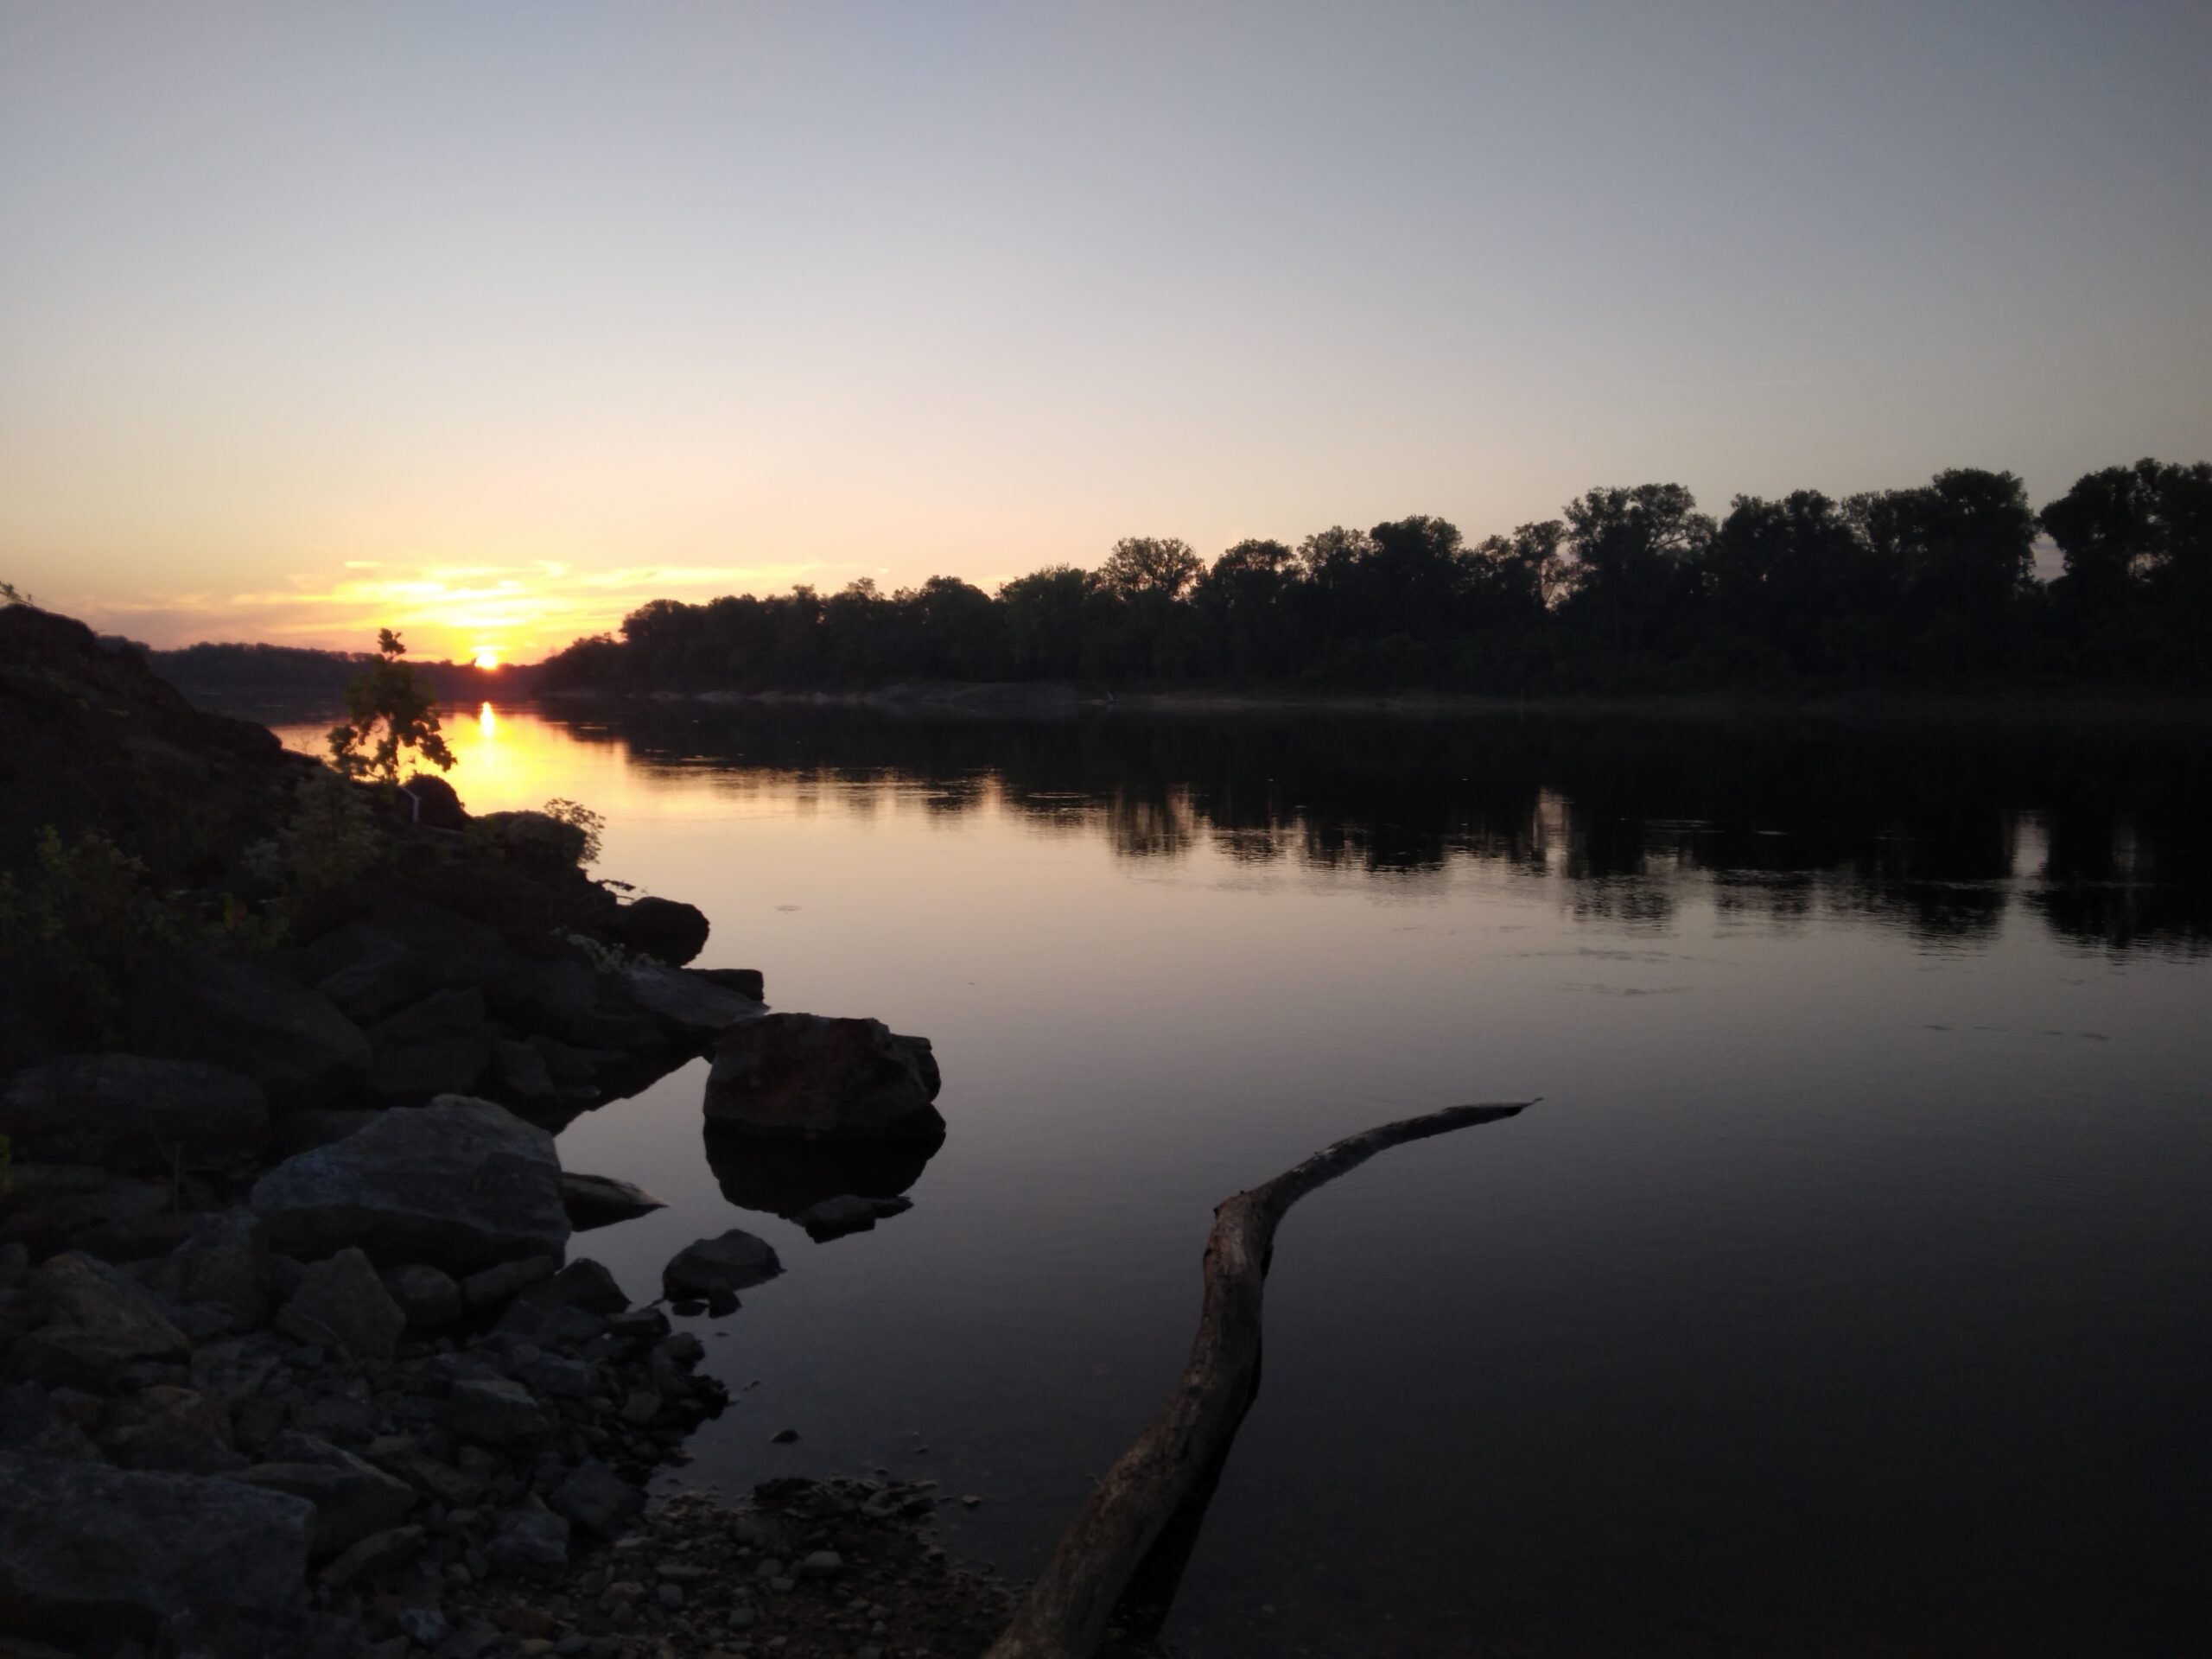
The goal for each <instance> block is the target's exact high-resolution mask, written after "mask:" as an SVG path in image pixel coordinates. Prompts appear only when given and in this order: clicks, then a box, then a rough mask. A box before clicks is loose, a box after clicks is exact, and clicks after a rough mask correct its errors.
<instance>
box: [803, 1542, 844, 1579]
mask: <svg viewBox="0 0 2212 1659" xmlns="http://www.w3.org/2000/svg"><path fill="white" fill-rule="evenodd" d="M844 1570H845V1558H844V1557H843V1556H842V1555H840V1554H838V1553H837V1552H836V1550H834V1549H817V1550H816V1551H815V1552H814V1553H813V1554H811V1555H809V1556H807V1557H806V1559H805V1560H802V1561H801V1562H800V1563H799V1564H798V1575H799V1577H801V1578H802V1579H834V1578H836V1576H837V1575H838V1574H839V1573H842V1572H843V1571H844Z"/></svg>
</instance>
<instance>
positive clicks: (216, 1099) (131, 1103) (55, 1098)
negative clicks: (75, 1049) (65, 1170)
mask: <svg viewBox="0 0 2212 1659" xmlns="http://www.w3.org/2000/svg"><path fill="white" fill-rule="evenodd" d="M0 1135H6V1136H7V1137H8V1138H9V1141H10V1144H11V1145H12V1146H13V1147H14V1149H15V1155H16V1157H17V1158H19V1159H24V1160H31V1159H38V1160H50V1161H52V1162H55V1163H85V1164H100V1165H104V1166H106V1167H108V1168H110V1169H130V1170H139V1171H149V1172H150V1171H160V1172H162V1173H168V1172H169V1171H170V1170H172V1169H173V1168H174V1167H175V1166H177V1165H178V1164H181V1165H182V1166H183V1167H185V1168H187V1169H205V1168H208V1167H211V1166H224V1165H232V1164H238V1163H242V1162H245V1161H247V1160H252V1159H255V1158H258V1157H259V1156H260V1155H261V1154H263V1152H264V1151H265V1150H266V1149H267V1147H268V1145H269V1100H268V1097H267V1096H265V1095H264V1094H263V1093H262V1091H261V1085H260V1084H257V1083H256V1082H254V1080H253V1079H252V1078H251V1077H245V1076H242V1075H240V1074H239V1073H238V1072H236V1071H227V1070H226V1069H225V1068H223V1067H221V1066H219V1065H206V1064H204V1063H202V1062H200V1061H198V1060H174V1059H168V1060H164V1059H150V1058H146V1057H145V1056H143V1055H137V1054H78V1055H71V1056H69V1057H67V1058H62V1059H58V1060H48V1062H46V1064H45V1065H35V1066H32V1067H29V1069H28V1070H25V1071H19V1072H17V1073H16V1075H15V1077H13V1078H12V1079H10V1082H9V1084H8V1086H7V1088H6V1090H4V1091H0Z"/></svg>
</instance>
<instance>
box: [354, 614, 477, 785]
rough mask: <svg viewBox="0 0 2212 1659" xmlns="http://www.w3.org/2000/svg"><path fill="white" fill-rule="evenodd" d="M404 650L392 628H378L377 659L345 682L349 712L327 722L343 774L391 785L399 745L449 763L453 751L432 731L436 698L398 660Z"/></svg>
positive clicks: (446, 768) (443, 766)
mask: <svg viewBox="0 0 2212 1659" xmlns="http://www.w3.org/2000/svg"><path fill="white" fill-rule="evenodd" d="M406 654H407V647H406V646H405V645H402V644H401V643H400V641H399V636H398V635H397V634H396V633H394V632H392V631H391V629H390V628H380V629H378V631H377V660H376V661H375V662H372V663H371V664H369V666H368V668H367V670H366V671H364V672H363V673H361V674H359V675H357V676H356V677H354V679H353V683H352V684H350V685H348V686H347V687H346V714H347V715H350V716H351V718H350V719H349V720H346V721H343V722H342V723H340V724H339V725H336V726H334V727H332V728H330V760H331V764H332V765H333V766H336V767H337V768H338V770H339V771H340V772H344V773H345V774H346V776H347V777H348V778H371V779H376V780H377V781H378V782H379V783H384V784H393V785H396V784H397V783H398V782H399V760H400V755H401V753H402V751H404V750H412V751H413V752H414V753H416V754H417V755H419V756H420V757H421V758H422V759H423V760H428V761H429V763H430V764H431V765H432V766H435V767H437V769H438V770H439V771H440V772H450V771H451V770H452V769H453V763H454V753H453V751H452V750H451V749H449V748H448V747H446V741H445V739H444V738H443V737H442V736H440V735H439V732H438V703H437V699H436V698H435V696H432V695H431V691H430V688H429V686H428V685H426V684H425V683H423V679H422V677H421V676H419V675H417V674H416V672H415V669H414V665H413V664H410V663H404V662H402V661H401V660H400V658H403V657H404V656H405V655H406Z"/></svg>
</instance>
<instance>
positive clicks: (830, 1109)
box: [706, 1014, 944, 1141]
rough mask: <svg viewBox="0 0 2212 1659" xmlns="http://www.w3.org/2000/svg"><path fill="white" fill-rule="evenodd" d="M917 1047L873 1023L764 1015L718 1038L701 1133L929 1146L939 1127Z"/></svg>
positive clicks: (929, 1058) (930, 1079)
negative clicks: (705, 1128) (716, 1131)
mask: <svg viewBox="0 0 2212 1659" xmlns="http://www.w3.org/2000/svg"><path fill="white" fill-rule="evenodd" d="M937 1092H938V1068H937V1060H936V1058H935V1057H934V1056H933V1055H932V1054H931V1050H930V1045H929V1039H927V1038H924V1037H900V1036H897V1035H894V1034H893V1033H892V1032H891V1031H890V1029H889V1028H888V1027H886V1026H885V1025H884V1024H883V1022H882V1021H881V1020H842V1019H830V1018H827V1017H825V1016H823V1015H821V1014H764V1015H762V1016H761V1017H760V1018H759V1019H756V1020H743V1021H741V1022H740V1023H738V1024H735V1025H733V1026H731V1027H729V1028H728V1030H726V1031H725V1032H723V1033H722V1035H721V1041H720V1042H719V1043H718V1044H717V1045H716V1047H715V1063H714V1067H713V1070H712V1071H710V1072H709V1074H708V1077H707V1094H706V1118H707V1122H708V1124H709V1127H711V1128H717V1129H724V1130H728V1131H730V1132H733V1133H735V1134H742V1135H763V1136H769V1137H774V1138H780V1139H798V1140H816V1139H826V1140H857V1141H868V1140H882V1141H937V1140H941V1139H942V1138H943V1137H944V1118H943V1117H942V1116H939V1115H938V1110H937V1109H936V1108H935V1107H934V1106H932V1105H931V1104H930V1103H931V1101H932V1100H934V1099H936V1098H937Z"/></svg>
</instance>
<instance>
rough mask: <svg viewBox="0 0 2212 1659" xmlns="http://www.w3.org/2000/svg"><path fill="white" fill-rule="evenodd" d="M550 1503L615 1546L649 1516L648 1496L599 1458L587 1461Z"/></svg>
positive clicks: (555, 1492) (566, 1481) (555, 1491)
mask: <svg viewBox="0 0 2212 1659" xmlns="http://www.w3.org/2000/svg"><path fill="white" fill-rule="evenodd" d="M550 1502H551V1503H552V1505H553V1507H554V1509H556V1510H558V1511H559V1512H560V1513H561V1514H563V1515H564V1516H567V1517H568V1518H569V1520H571V1521H573V1522H575V1523H576V1525H578V1526H580V1527H582V1529H584V1530H585V1531H586V1532H588V1533H593V1534H595V1535H597V1536H599V1537H601V1538H604V1539H606V1540H607V1541H608V1542H610V1543H611V1542H613V1541H614V1540H615V1539H617V1538H620V1536H621V1535H623V1534H624V1533H626V1532H627V1531H629V1529H631V1527H632V1525H633V1524H635V1522H636V1521H637V1519H638V1517H639V1516H640V1515H642V1514H644V1513H645V1493H644V1492H642V1491H639V1489H638V1488H637V1487H635V1486H632V1484H630V1483H629V1482H628V1481H626V1480H625V1479H623V1478H622V1477H621V1476H620V1475H618V1474H616V1473H615V1472H614V1471H613V1470H612V1469H610V1468H608V1467H607V1465H605V1464H603V1463H601V1461H600V1460H599V1459H597V1458H587V1459H584V1460H583V1461H582V1463H580V1464H578V1465H576V1466H575V1468H574V1469H572V1470H570V1471H569V1476H568V1478H567V1479H565V1480H563V1482H562V1483H561V1484H559V1485H558V1486H556V1487H555V1488H554V1489H553V1496H552V1498H551V1500H550Z"/></svg>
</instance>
